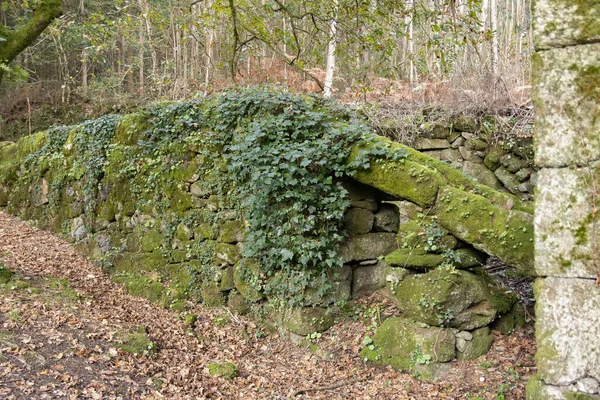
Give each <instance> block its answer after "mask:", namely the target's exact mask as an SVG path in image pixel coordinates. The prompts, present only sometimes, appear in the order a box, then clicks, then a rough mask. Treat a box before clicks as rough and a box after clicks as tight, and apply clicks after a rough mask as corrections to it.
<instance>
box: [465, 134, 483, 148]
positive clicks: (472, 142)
mask: <svg viewBox="0 0 600 400" xmlns="http://www.w3.org/2000/svg"><path fill="white" fill-rule="evenodd" d="M487 146H488V145H487V143H486V142H484V141H483V140H479V139H477V138H475V137H471V138H468V139H467V141H466V142H465V147H466V148H467V149H468V150H475V151H483V150H485V149H486V148H487Z"/></svg>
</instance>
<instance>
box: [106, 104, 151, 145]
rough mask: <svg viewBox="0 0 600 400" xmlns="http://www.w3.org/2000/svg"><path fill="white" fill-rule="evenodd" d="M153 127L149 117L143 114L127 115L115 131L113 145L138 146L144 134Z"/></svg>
mask: <svg viewBox="0 0 600 400" xmlns="http://www.w3.org/2000/svg"><path fill="white" fill-rule="evenodd" d="M151 126H152V125H151V124H150V122H149V117H148V115H146V114H144V113H142V112H138V113H135V114H128V115H125V116H124V117H123V119H121V122H120V123H119V125H118V126H117V129H116V130H115V136H114V137H113V143H118V144H120V145H128V146H130V145H137V144H138V140H140V138H141V137H142V134H143V133H144V132H146V131H147V130H148V129H149V128H150V127H151Z"/></svg>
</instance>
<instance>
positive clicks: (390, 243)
mask: <svg viewBox="0 0 600 400" xmlns="http://www.w3.org/2000/svg"><path fill="white" fill-rule="evenodd" d="M397 247H398V245H397V244H396V234H394V233H384V232H381V233H367V234H366V235H356V236H351V237H349V238H347V239H346V240H345V241H344V242H343V243H342V245H341V247H340V252H341V254H342V257H343V259H344V262H348V261H361V260H369V259H376V258H378V257H381V256H385V255H387V254H389V253H391V252H392V251H394V250H395V249H396V248H397Z"/></svg>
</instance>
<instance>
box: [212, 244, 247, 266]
mask: <svg viewBox="0 0 600 400" xmlns="http://www.w3.org/2000/svg"><path fill="white" fill-rule="evenodd" d="M214 255H215V258H216V259H217V261H218V262H220V263H224V264H227V265H235V264H236V263H237V262H238V261H240V259H241V254H240V248H239V247H238V246H236V245H234V244H229V243H217V244H215V249H214Z"/></svg>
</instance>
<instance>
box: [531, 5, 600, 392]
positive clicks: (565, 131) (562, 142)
mask: <svg viewBox="0 0 600 400" xmlns="http://www.w3.org/2000/svg"><path fill="white" fill-rule="evenodd" d="M599 21H600V4H599V3H598V2H597V1H585V0H584V1H578V2H573V3H566V2H561V1H549V0H541V1H537V2H535V9H534V34H535V37H534V40H535V45H536V48H537V51H538V52H537V53H536V54H535V55H534V57H533V77H534V105H535V108H536V129H535V145H536V148H535V153H536V156H535V161H536V165H537V166H538V167H539V168H540V172H539V178H538V187H537V198H536V210H535V268H536V272H537V273H538V275H539V276H540V278H539V279H538V280H537V282H536V284H535V294H536V339H537V345H538V351H537V355H536V357H537V365H538V373H537V375H536V376H535V377H534V378H532V379H531V380H530V382H529V384H528V387H527V398H528V399H531V400H537V399H540V400H541V399H544V400H558V399H599V398H600V385H599V382H600V345H599V343H600V340H599V338H600V288H599V286H598V279H599V276H600V270H599V267H600V264H599V250H598V241H599V240H600V234H599V232H598V227H597V225H598V223H599V215H598V213H597V210H598V207H599V206H600V200H599V197H598V193H599V192H598V188H600V162H599V161H600V43H599V42H600V22H599Z"/></svg>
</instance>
